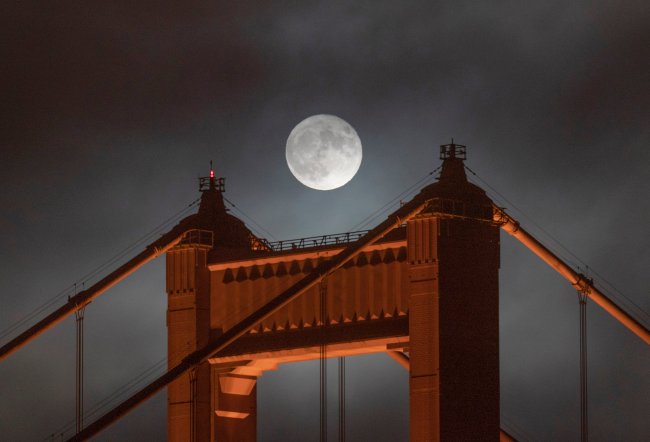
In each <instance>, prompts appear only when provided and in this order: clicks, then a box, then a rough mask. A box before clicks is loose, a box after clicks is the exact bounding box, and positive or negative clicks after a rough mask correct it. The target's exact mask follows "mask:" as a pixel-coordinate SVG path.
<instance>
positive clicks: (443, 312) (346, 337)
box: [167, 143, 499, 442]
mask: <svg viewBox="0 0 650 442" xmlns="http://www.w3.org/2000/svg"><path fill="white" fill-rule="evenodd" d="M440 158H441V159H442V161H443V163H442V170H441V173H440V177H439V179H438V180H437V181H436V182H435V183H433V184H431V185H429V186H427V187H425V188H424V189H422V191H421V194H425V197H426V200H427V201H428V205H427V206H426V207H425V209H424V210H422V211H421V212H420V213H419V214H418V215H417V216H415V217H414V218H411V219H409V220H408V221H407V222H406V223H405V225H399V226H398V227H397V228H395V229H394V230H393V231H391V232H390V233H388V234H386V235H385V236H384V237H383V238H382V239H380V240H379V241H377V242H376V243H374V244H372V245H370V246H368V247H367V248H365V249H363V250H362V252H361V253H360V254H359V255H358V256H357V257H356V258H355V259H353V260H351V261H350V262H348V263H347V264H346V265H345V266H343V267H341V268H339V269H337V270H336V271H334V272H333V273H331V274H330V275H328V276H327V283H326V284H322V283H321V285H320V286H316V287H314V288H312V289H310V290H308V291H307V292H306V293H304V294H303V295H301V296H300V297H299V298H297V299H295V300H293V301H291V302H290V303H289V304H288V305H286V306H284V307H282V308H281V309H280V310H278V311H277V312H276V313H274V314H273V315H272V316H271V317H269V318H266V319H264V320H262V321H260V323H259V324H258V326H256V327H254V328H252V329H251V330H250V331H249V333H247V334H246V335H245V336H243V337H242V338H240V339H239V340H237V341H235V342H234V343H233V344H231V345H230V346H229V347H227V348H226V349H224V350H223V351H221V352H220V353H218V354H217V355H215V356H214V357H211V358H209V359H208V360H207V361H204V362H202V363H201V364H199V365H198V366H197V367H196V368H194V369H193V370H192V371H190V372H189V373H188V374H185V375H183V376H182V377H180V378H178V379H177V380H175V381H174V382H172V383H171V384H170V385H169V387H168V436H169V441H170V442H175V441H187V440H190V441H215V440H216V441H254V440H255V439H256V432H257V429H256V418H257V408H256V380H257V377H258V376H260V375H261V374H262V373H263V372H264V370H269V369H274V368H276V367H277V365H278V364H283V363H290V362H296V361H302V360H310V359H318V358H319V357H322V354H323V353H322V352H320V351H319V350H320V349H321V348H322V346H326V347H327V355H328V357H341V356H353V355H358V354H364V353H377V352H389V351H390V352H395V351H400V352H404V353H408V356H409V358H410V364H409V365H410V381H409V392H410V440H412V441H438V440H444V441H451V440H454V441H461V440H468V441H469V440H478V439H480V440H494V441H496V440H498V439H499V312H498V311H499V296H498V293H499V284H498V273H499V225H497V224H495V223H494V222H493V206H492V201H490V199H489V198H488V197H487V196H486V194H485V192H484V191H483V190H481V189H480V188H479V187H477V186H475V185H473V184H471V183H469V182H468V180H467V177H466V176H465V169H464V164H463V161H464V160H465V147H464V146H460V145H457V144H453V143H452V144H449V145H443V146H441V151H440ZM201 190H202V192H203V193H202V199H201V205H200V209H199V213H198V220H199V222H198V224H197V228H196V229H195V230H192V231H190V232H188V233H187V234H186V235H185V237H184V238H183V240H182V241H181V242H180V243H179V244H177V245H176V246H174V247H173V248H171V249H170V250H169V251H168V252H167V294H168V314H167V327H168V328H167V329H168V352H169V366H170V368H171V367H174V366H175V365H176V364H178V363H179V362H181V361H182V360H183V358H185V357H186V356H187V355H189V354H191V353H192V352H194V351H195V350H197V349H200V348H202V347H204V346H205V345H207V344H209V343H210V342H211V341H212V340H214V339H216V338H217V337H218V336H219V335H220V334H222V333H223V332H224V331H226V330H228V328H229V327H231V326H233V325H234V324H237V323H238V322H239V321H240V320H241V319H242V318H245V317H246V316H247V315H249V314H251V312H254V311H255V310H256V309H257V308H259V307H260V306H261V305H263V304H264V303H265V302H268V301H269V300H271V299H272V298H273V297H274V296H275V295H277V294H278V293H279V292H280V291H281V290H282V289H284V288H287V287H289V286H291V285H292V284H295V283H296V282H297V281H299V280H300V279H301V278H302V277H304V275H305V274H308V273H310V272H311V271H312V270H313V269H314V268H315V267H316V266H318V265H319V263H321V262H323V261H327V260H328V259H332V257H334V256H335V255H336V254H337V253H338V252H340V251H341V250H342V249H343V248H344V247H345V246H346V245H347V243H351V242H354V241H355V240H356V239H357V238H358V236H356V237H355V235H354V234H352V235H351V234H349V233H348V234H339V235H326V236H323V237H318V238H307V239H300V240H292V241H288V242H278V243H268V242H266V241H264V240H262V239H259V238H256V237H255V236H254V235H253V234H252V233H251V232H250V231H249V230H248V229H247V228H246V227H245V225H244V223H243V222H242V221H240V220H239V219H237V218H235V217H234V216H232V215H230V214H229V213H228V212H227V210H226V208H225V205H224V202H223V195H222V193H223V192H224V186H223V179H217V178H215V176H214V173H213V172H211V175H210V177H209V178H205V179H202V182H201ZM323 291H325V294H326V296H327V299H326V301H325V302H319V300H318V299H319V298H318V297H319V293H322V292H323ZM321 309H326V311H325V312H323V311H322V310H321ZM262 412H263V411H262ZM369 412H372V407H371V405H370V404H369Z"/></svg>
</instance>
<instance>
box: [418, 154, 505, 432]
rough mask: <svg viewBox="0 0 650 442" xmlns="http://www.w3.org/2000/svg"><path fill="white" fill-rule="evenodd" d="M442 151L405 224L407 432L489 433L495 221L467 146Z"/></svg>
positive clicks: (494, 413) (495, 360)
mask: <svg viewBox="0 0 650 442" xmlns="http://www.w3.org/2000/svg"><path fill="white" fill-rule="evenodd" d="M440 157H441V159H442V160H443V164H442V172H441V176H440V179H439V181H438V182H436V183H434V184H432V185H430V186H428V187H427V188H425V189H423V190H422V192H427V193H428V194H429V195H430V196H431V197H433V201H432V204H431V205H430V206H429V207H428V208H427V209H425V210H424V211H423V212H422V213H420V215H418V216H417V217H416V218H415V219H413V220H411V221H409V222H408V224H407V244H408V263H409V268H408V273H409V282H410V285H409V300H410V302H409V338H410V345H409V355H410V383H409V388H410V435H411V440H412V441H436V440H443V441H473V440H479V439H480V440H497V439H498V437H499V436H498V435H499V283H498V275H499V227H498V226H496V225H494V224H493V223H492V201H491V200H490V199H489V198H488V197H487V196H486V195H485V192H484V191H483V190H481V189H480V188H479V187H477V186H475V185H473V184H471V183H469V182H468V181H467V177H466V175H465V169H464V166H463V161H464V160H465V146H460V145H456V144H453V143H452V144H449V145H443V146H441V151H440Z"/></svg>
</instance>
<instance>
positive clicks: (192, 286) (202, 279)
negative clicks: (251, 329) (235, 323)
mask: <svg viewBox="0 0 650 442" xmlns="http://www.w3.org/2000/svg"><path fill="white" fill-rule="evenodd" d="M200 190H201V192H202V195H201V203H200V206H199V211H198V223H197V225H196V227H197V229H196V230H191V231H189V232H188V233H187V234H186V235H185V237H184V238H183V240H182V241H181V242H180V243H179V244H178V245H177V246H175V247H174V248H172V249H171V250H170V251H168V252H167V271H166V273H167V296H168V298H167V334H168V340H167V347H168V348H167V354H168V367H170V368H171V367H174V366H175V365H176V364H178V363H179V362H181V361H182V360H183V358H184V357H185V356H187V355H188V354H190V353H192V352H193V351H195V350H197V349H200V348H202V347H204V346H205V345H206V344H207V343H208V342H210V339H212V338H214V337H215V336H217V335H218V334H219V333H220V330H219V329H214V328H213V327H212V326H211V312H212V309H213V307H214V306H213V302H212V298H213V297H212V296H211V293H212V291H213V290H212V288H211V278H210V270H209V269H208V262H209V261H210V260H214V259H215V258H216V257H219V258H220V259H231V258H233V257H236V256H240V255H242V254H244V255H248V254H249V253H250V251H251V243H252V239H253V238H254V237H253V235H252V233H251V232H250V231H249V230H248V229H247V228H246V226H245V225H244V223H243V222H242V221H240V220H239V219H237V218H236V217H234V216H232V215H230V214H229V213H227V210H226V207H225V205H224V201H223V195H222V193H223V192H224V191H225V184H224V179H223V178H216V177H215V175H214V171H213V170H210V176H209V177H206V178H201V180H200ZM224 409H225V411H224V412H223V413H222V412H221V411H222V410H224ZM256 420H257V415H256V388H255V379H254V378H246V377H244V376H240V377H232V378H231V379H229V376H228V374H227V373H226V374H223V375H219V374H217V373H216V372H215V371H214V370H213V369H212V367H211V365H210V364H209V363H208V362H204V363H202V364H200V365H199V366H198V367H197V368H196V369H195V370H193V371H192V372H191V373H189V374H187V375H185V376H183V377H181V378H180V379H178V380H176V381H175V382H173V383H172V384H170V386H169V387H168V389H167V434H168V440H169V441H170V442H171V441H179V442H180V441H188V440H189V441H191V442H195V441H214V440H219V441H226V440H255V437H256Z"/></svg>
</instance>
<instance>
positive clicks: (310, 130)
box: [286, 115, 362, 190]
mask: <svg viewBox="0 0 650 442" xmlns="http://www.w3.org/2000/svg"><path fill="white" fill-rule="evenodd" d="M286 154H287V164H288V165H289V169H290V170H291V173H293V176H295V177H296V179H297V180H298V181H300V182H301V183H303V184H304V185H305V186H308V187H311V188H312V189H317V190H332V189H336V188H338V187H341V186H343V185H344V184H346V183H347V182H348V181H350V180H351V179H352V178H353V177H354V175H355V174H356V173H357V171H358V170H359V167H360V166H361V157H362V154H361V140H360V139H359V135H357V132H356V131H355V130H354V128H353V127H352V126H350V124H348V123H347V122H346V121H344V120H342V119H341V118H339V117H336V116H334V115H313V116H311V117H309V118H307V119H305V120H303V121H301V122H300V123H298V125H297V126H296V127H294V128H293V130H292V131H291V134H289V138H288V139H287V152H286Z"/></svg>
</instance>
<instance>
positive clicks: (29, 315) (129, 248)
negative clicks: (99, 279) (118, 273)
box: [0, 198, 200, 340]
mask: <svg viewBox="0 0 650 442" xmlns="http://www.w3.org/2000/svg"><path fill="white" fill-rule="evenodd" d="M198 201H200V198H197V199H195V200H194V201H192V202H191V203H189V204H188V205H187V206H186V207H185V208H183V209H182V210H180V211H178V212H176V213H175V214H174V215H172V216H170V217H169V218H167V219H166V220H165V221H163V222H162V223H160V224H159V225H158V226H156V227H155V228H154V229H152V230H150V231H149V232H148V233H146V234H144V235H143V236H141V237H140V238H139V239H137V240H136V241H134V242H133V243H131V244H130V245H129V246H127V247H126V248H124V249H123V250H121V251H120V252H118V253H117V254H115V255H113V256H112V257H111V258H109V259H108V260H107V261H105V262H104V263H102V264H100V265H99V266H97V267H95V268H94V269H92V270H91V271H89V272H88V273H86V274H84V275H83V276H82V277H81V278H79V279H78V280H77V281H76V282H74V283H73V284H70V285H69V286H68V287H66V288H65V289H63V290H61V291H60V292H58V293H57V294H55V295H54V296H52V297H51V298H49V299H48V300H46V301H45V302H43V303H42V304H40V305H39V306H38V307H36V308H34V309H33V310H32V311H31V312H29V313H27V314H26V315H24V316H23V317H22V318H21V319H19V320H18V321H16V322H14V323H13V324H11V325H10V326H8V327H7V328H5V329H3V330H2V331H1V332H0V340H4V339H5V338H6V337H7V336H9V335H11V334H12V333H13V332H14V331H16V329H18V328H21V327H23V326H24V325H25V324H27V323H29V322H30V321H32V320H33V319H34V318H36V317H37V316H39V315H40V314H42V313H43V312H44V311H47V310H48V309H49V308H50V307H52V306H53V305H54V304H56V303H57V302H58V301H60V300H61V299H63V298H65V296H66V295H68V296H70V295H71V294H74V291H75V290H76V287H77V285H84V284H85V283H87V282H88V281H89V280H90V279H92V278H93V277H95V276H96V275H97V274H99V273H100V272H101V271H102V270H104V269H105V268H107V267H108V266H110V265H112V264H114V263H116V262H118V261H119V260H120V259H121V258H123V257H124V256H125V255H126V254H127V253H129V252H130V251H132V250H133V249H134V248H136V247H137V246H138V245H140V244H141V243H143V242H145V241H148V240H149V239H151V238H152V237H153V236H155V235H156V234H157V233H159V232H160V231H161V230H162V229H164V228H166V226H168V225H169V224H170V223H173V222H175V221H176V220H177V219H178V218H179V217H181V216H183V215H184V214H185V213H187V212H188V211H189V210H190V209H191V208H192V207H193V206H195V205H196V203H197V202H198Z"/></svg>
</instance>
